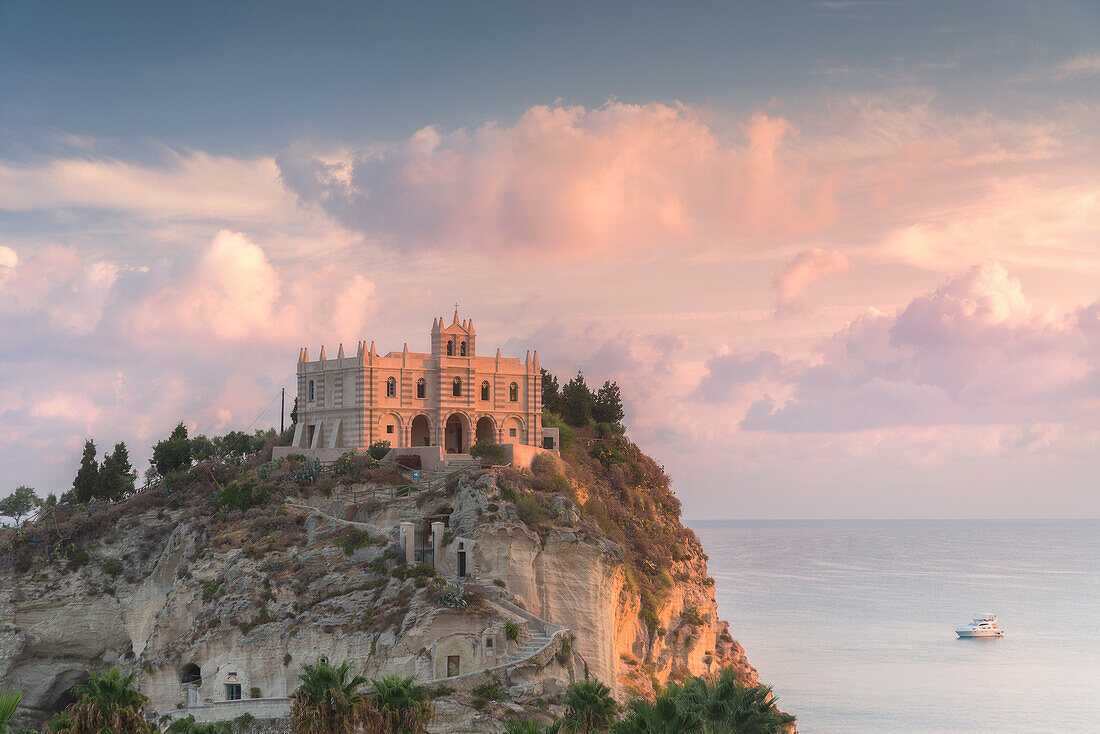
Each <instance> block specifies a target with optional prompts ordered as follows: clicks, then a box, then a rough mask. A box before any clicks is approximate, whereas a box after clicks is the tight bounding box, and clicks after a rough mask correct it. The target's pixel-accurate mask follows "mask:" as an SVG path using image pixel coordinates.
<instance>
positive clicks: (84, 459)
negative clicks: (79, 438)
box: [68, 438, 99, 502]
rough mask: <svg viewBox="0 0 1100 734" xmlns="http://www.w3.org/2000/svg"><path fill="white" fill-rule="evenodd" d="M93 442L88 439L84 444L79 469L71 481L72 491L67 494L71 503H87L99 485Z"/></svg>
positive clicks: (97, 465)
mask: <svg viewBox="0 0 1100 734" xmlns="http://www.w3.org/2000/svg"><path fill="white" fill-rule="evenodd" d="M95 454H96V449H95V441H93V440H92V439H90V438H89V439H88V440H87V441H85V442H84V455H83V456H81V457H80V469H78V470H77V472H76V478H75V479H73V489H72V492H69V493H68V494H69V498H70V500H71V501H73V502H87V501H89V500H90V499H92V497H95V495H96V489H97V485H98V484H99V464H98V463H96V460H95Z"/></svg>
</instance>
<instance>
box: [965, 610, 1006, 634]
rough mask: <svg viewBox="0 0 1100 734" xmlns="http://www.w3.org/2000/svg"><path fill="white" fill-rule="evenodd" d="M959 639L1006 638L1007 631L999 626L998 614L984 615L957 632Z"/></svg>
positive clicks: (975, 618)
mask: <svg viewBox="0 0 1100 734" xmlns="http://www.w3.org/2000/svg"><path fill="white" fill-rule="evenodd" d="M955 634H956V635H958V636H959V637H1004V634H1005V631H1004V630H1003V629H1001V628H1000V627H998V626H997V615H996V614H982V615H979V616H977V617H974V620H973V621H972V622H971V623H970V624H968V625H965V626H963V627H959V628H958V629H957V630H955Z"/></svg>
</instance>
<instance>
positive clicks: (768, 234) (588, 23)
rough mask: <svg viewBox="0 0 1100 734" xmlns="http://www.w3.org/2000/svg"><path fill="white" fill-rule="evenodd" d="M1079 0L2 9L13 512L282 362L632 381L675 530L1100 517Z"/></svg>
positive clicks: (1096, 312)
mask: <svg viewBox="0 0 1100 734" xmlns="http://www.w3.org/2000/svg"><path fill="white" fill-rule="evenodd" d="M1098 138H1100V5H1097V4H1096V3H1095V2H1059V3H1049V2H1011V1H1005V2H997V3H993V2H958V1H952V2H918V1H913V2H904V1H899V2H891V1H889V0H882V1H871V0H832V1H825V2H819V1H807V2H795V1H793V0H792V1H789V2H741V3H692V2H681V3H665V4H657V3H636V2H600V3H592V2H586V3H567V2H561V3H542V4H534V3H503V2H502V3H488V2H470V3H453V2H440V3H415V2H413V3H409V2H403V3H392V4H387V3H370V4H365V3H353V2H315V3H309V4H303V3H279V2H265V3H255V2H253V3H224V2H200V1H195V2H189V3H172V4H169V3H149V2H105V3H60V2H49V1H48V0H34V1H33V2H32V1H24V0H5V2H3V3H0V343H2V344H3V348H2V349H0V495H2V494H6V493H8V492H10V491H11V490H13V489H14V488H15V487H16V486H18V485H21V484H27V485H30V486H32V487H34V488H35V489H36V490H37V491H38V492H39V494H40V495H44V494H45V493H47V492H57V493H60V492H62V491H64V490H66V489H68V488H69V487H70V486H71V483H72V478H73V476H74V475H75V471H76V467H77V465H78V463H79V458H80V453H81V449H82V447H83V444H84V441H85V440H86V439H87V438H89V437H91V438H94V439H95V441H96V442H97V445H98V446H99V447H100V448H101V449H108V450H109V449H110V447H111V446H113V445H114V443H116V442H118V441H125V442H126V443H127V445H128V446H129V447H130V449H131V452H132V454H133V455H134V457H135V463H136V464H137V465H138V466H139V467H140V468H144V467H145V466H147V460H148V456H149V454H150V447H151V446H152V444H153V443H155V442H156V441H157V440H159V439H160V438H163V437H164V436H166V435H167V434H168V433H169V432H170V431H171V429H172V427H173V426H174V425H175V424H176V423H177V422H179V421H181V420H182V421H184V422H185V423H186V424H187V425H188V426H189V427H190V428H191V429H192V431H198V432H203V433H207V434H212V433H221V432H225V431H228V430H234V429H236V430H241V429H255V428H257V427H266V426H271V425H277V424H278V420H279V414H278V400H277V396H278V394H279V391H280V389H281V388H283V387H287V388H288V389H293V387H294V370H295V362H296V360H297V355H298V350H299V349H300V348H301V347H303V346H308V347H310V348H311V349H314V350H319V349H320V346H321V345H322V344H325V345H326V346H327V347H328V349H329V350H334V349H335V347H336V346H337V345H338V344H339V343H341V342H342V343H344V344H345V345H349V344H350V345H354V344H355V343H357V342H358V341H359V340H360V339H366V340H374V341H375V342H376V343H377V345H378V348H379V350H380V351H383V352H385V351H389V350H391V349H394V350H398V349H401V347H402V345H403V344H404V343H405V342H407V343H408V344H409V348H410V349H411V350H414V351H416V350H427V346H428V332H429V329H430V327H431V321H432V318H434V317H437V316H439V315H441V314H449V313H450V311H451V310H452V309H453V305H452V304H453V303H455V302H457V303H459V304H460V309H461V312H462V315H463V316H465V317H472V318H473V319H474V320H475V322H476V325H477V329H478V336H479V339H478V343H479V345H482V348H483V349H484V348H486V347H487V348H489V349H493V348H494V347H496V346H497V345H499V346H500V347H501V348H502V349H503V351H504V352H505V353H506V354H508V353H511V354H518V355H521V356H522V355H523V354H524V352H525V351H526V350H527V349H537V350H538V352H539V357H540V361H541V363H542V366H543V367H545V368H547V369H549V370H550V371H552V372H554V373H555V374H557V375H558V376H559V379H562V380H563V381H564V380H565V379H568V378H569V377H570V376H571V375H573V374H575V373H576V372H577V371H578V370H583V372H584V374H585V375H586V377H587V378H588V380H589V382H590V384H592V383H594V384H596V385H598V384H599V383H602V382H603V381H604V380H606V379H612V380H616V381H617V382H618V383H619V385H620V386H621V388H622V392H623V396H624V399H625V403H626V408H627V419H626V423H627V425H628V429H629V431H628V432H629V435H630V436H631V437H632V438H633V439H634V440H636V441H637V442H638V443H639V444H640V445H641V446H642V447H643V448H644V449H645V450H647V451H648V452H649V453H651V454H652V455H653V456H655V457H656V458H657V459H658V461H660V462H661V463H662V464H663V465H664V466H665V467H666V468H667V470H668V472H669V473H670V475H671V476H672V478H673V486H674V489H675V490H676V491H677V493H678V495H679V496H680V498H681V499H682V501H683V505H684V515H685V517H687V518H704V517H706V518H742V517H743V518H790V517H794V518H860V517H877V518H895V517H896V518H910V517H921V518H940V517H967V518H969V517H1100V492H1097V491H1096V489H1097V479H1096V477H1098V476H1100V237H1098V235H1100V173H1098V172H1100V145H1098V142H1100V141H1098Z"/></svg>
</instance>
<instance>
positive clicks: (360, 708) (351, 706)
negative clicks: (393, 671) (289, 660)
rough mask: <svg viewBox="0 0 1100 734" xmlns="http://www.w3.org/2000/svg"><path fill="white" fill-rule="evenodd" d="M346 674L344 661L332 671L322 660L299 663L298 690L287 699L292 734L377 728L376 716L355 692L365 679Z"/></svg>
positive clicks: (344, 732)
mask: <svg viewBox="0 0 1100 734" xmlns="http://www.w3.org/2000/svg"><path fill="white" fill-rule="evenodd" d="M350 671H351V663H350V662H348V661H347V660H345V661H344V662H342V663H340V665H338V666H336V667H333V666H332V665H329V664H328V663H327V662H325V661H324V660H321V661H320V662H318V663H317V664H316V665H306V664H305V663H302V672H301V673H299V674H298V680H299V686H298V690H296V691H294V693H292V694H291V695H290V698H291V699H292V700H293V703H292V704H291V707H290V728H291V731H293V732H294V734H355V732H357V731H362V730H363V729H367V730H369V731H378V730H379V729H380V728H381V717H380V716H379V714H378V712H377V711H375V710H374V708H373V707H372V706H371V705H370V702H369V701H368V700H367V698H366V697H365V696H364V695H363V694H362V693H359V691H358V688H359V687H360V686H361V685H363V684H364V683H366V682H367V679H366V678H364V677H363V676H361V675H356V676H352V675H350Z"/></svg>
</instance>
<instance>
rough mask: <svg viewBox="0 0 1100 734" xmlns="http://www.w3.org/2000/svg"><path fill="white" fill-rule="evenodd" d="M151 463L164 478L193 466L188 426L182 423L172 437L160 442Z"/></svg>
mask: <svg viewBox="0 0 1100 734" xmlns="http://www.w3.org/2000/svg"><path fill="white" fill-rule="evenodd" d="M149 463H150V464H152V465H153V466H154V467H155V468H156V470H157V473H158V474H160V475H161V476H162V477H166V476H168V475H169V474H171V473H172V472H174V471H175V470H177V469H185V468H187V467H189V466H191V442H190V441H189V440H188V439H187V426H185V425H183V422H182V421H181V422H180V423H179V424H178V425H177V426H176V427H175V428H174V429H173V430H172V435H171V436H169V437H168V438H166V439H164V440H163V441H158V442H157V444H156V445H155V446H154V447H153V458H152V459H150V460H149Z"/></svg>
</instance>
